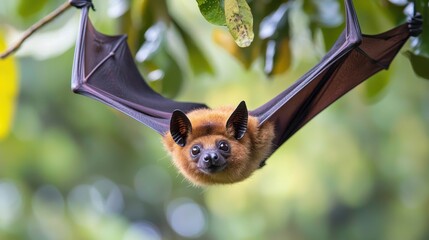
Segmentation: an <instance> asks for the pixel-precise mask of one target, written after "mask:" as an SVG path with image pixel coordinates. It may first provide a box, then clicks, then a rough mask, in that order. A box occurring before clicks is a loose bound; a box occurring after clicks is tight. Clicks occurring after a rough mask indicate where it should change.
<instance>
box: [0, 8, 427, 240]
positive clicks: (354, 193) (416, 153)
mask: <svg viewBox="0 0 429 240" xmlns="http://www.w3.org/2000/svg"><path fill="white" fill-rule="evenodd" d="M3 1H4V2H2V8H1V9H0V19H1V25H0V26H1V27H0V28H1V31H2V32H4V33H5V35H4V36H5V39H6V40H8V39H10V38H13V36H14V31H13V30H11V28H13V29H24V28H26V27H27V26H29V25H30V24H31V23H33V22H34V21H36V20H38V19H40V18H41V17H42V16H44V15H46V13H48V12H49V11H50V10H52V9H54V8H55V7H56V6H58V5H59V4H61V3H62V1H61V0H46V1H31V0H19V1H17V0H3ZM319 2H321V1H312V0H306V1H293V2H292V1H255V0H254V1H249V2H248V4H249V6H250V8H251V9H252V15H253V20H254V31H255V39H254V41H253V43H252V45H251V46H250V47H248V48H238V47H237V46H236V45H235V43H234V40H233V39H232V38H231V37H230V36H229V33H228V31H227V30H226V28H225V27H219V26H213V25H212V24H210V23H208V22H207V21H206V20H205V19H204V18H203V17H202V16H201V13H200V11H199V8H198V4H197V2H194V1H188V0H181V1H179V0H171V1H166V2H164V1H145V0H133V1H101V0H99V1H94V3H95V6H96V9H97V11H96V12H93V13H91V19H92V20H93V22H94V24H95V25H96V27H97V28H98V29H102V30H103V32H107V33H110V34H118V33H123V32H126V33H127V34H128V35H129V43H130V46H131V48H132V50H133V52H134V53H136V55H137V56H140V57H141V56H143V57H142V58H141V59H140V61H142V60H144V61H143V62H141V63H139V67H140V68H141V71H142V73H143V74H144V76H146V78H147V79H149V80H151V84H152V86H153V87H154V88H156V89H157V90H158V91H160V92H163V94H166V95H169V96H175V97H176V98H178V99H186V100H191V101H198V102H207V103H208V104H209V105H210V106H218V105H225V104H232V105H235V103H238V102H239V101H240V100H246V102H247V103H248V106H249V108H251V109H252V108H255V107H256V106H259V105H260V104H262V103H263V102H264V101H266V100H268V99H270V98H272V97H273V96H274V95H276V94H277V93H278V92H280V91H281V90H282V89H285V88H286V87H287V86H289V85H290V84H291V83H292V82H293V81H294V80H296V79H297V78H299V77H300V76H301V75H302V74H303V73H304V72H305V71H307V70H308V69H309V68H310V67H311V66H313V65H314V64H315V63H316V62H317V61H318V60H320V57H321V56H322V55H323V53H324V51H325V50H326V49H327V48H328V47H329V46H330V44H331V43H332V41H333V39H335V38H336V37H337V36H338V29H341V25H340V24H342V19H343V18H342V17H341V16H342V7H341V3H340V2H341V1H329V2H331V3H328V1H327V2H324V4H328V5H323V4H319ZM354 2H355V5H356V9H357V12H358V15H359V19H360V20H361V23H362V30H363V32H365V33H376V32H381V31H384V30H386V29H389V28H391V27H393V26H394V25H396V24H398V23H399V22H401V21H403V20H404V15H403V12H402V11H403V8H404V6H400V7H398V6H395V5H393V4H390V3H388V2H386V1H354ZM381 2H383V3H384V5H381V4H379V3H381ZM3 4H4V5H3ZM329 4H333V5H329ZM33 5H37V6H36V7H34V8H33ZM23 6H31V7H32V9H34V10H32V11H28V9H25V8H24V9H23ZM324 6H325V7H326V6H330V7H329V8H327V9H326V8H324ZM323 10H330V11H328V12H324V11H323ZM276 12H277V13H278V15H281V16H282V17H281V18H280V19H282V20H280V21H274V20H273V18H272V16H274V15H275V13H276ZM328 15H329V16H330V17H328ZM338 16H340V19H339V20H338V19H337V18H338ZM78 19H79V11H78V10H74V9H73V10H70V11H69V12H68V13H67V14H66V15H64V16H62V17H60V18H58V19H57V20H56V21H55V22H53V23H52V24H50V25H49V26H47V28H45V29H43V31H42V32H40V33H38V34H37V35H35V36H33V37H32V39H29V40H28V42H26V44H25V45H27V46H31V47H30V48H32V49H30V50H32V51H30V50H26V49H25V47H26V46H24V47H23V49H21V50H20V51H19V52H18V53H17V54H18V56H17V57H16V58H14V59H9V61H11V62H13V63H11V62H10V63H8V65H7V66H5V65H1V69H0V74H1V75H0V76H1V78H0V99H2V97H4V96H7V95H4V93H3V91H5V89H6V88H4V87H3V86H4V85H2V84H4V83H7V84H12V85H14V86H15V87H17V86H18V83H17V82H18V79H17V78H18V77H19V86H20V92H19V97H18V103H17V105H16V107H13V106H14V105H13V104H9V105H8V106H9V107H10V106H12V107H13V108H15V112H16V113H15V118H14V121H13V126H12V128H11V129H10V134H9V135H8V136H7V137H5V138H3V139H2V140H1V141H0V213H1V214H0V239H12V240H13V239H115V240H116V239H126V240H130V239H182V238H201V239H363V238H364V239H427V238H429V228H428V225H427V223H428V222H429V215H428V214H427V206H428V204H429V190H428V189H429V188H428V187H427V186H426V184H427V183H428V182H429V148H428V146H429V125H428V122H429V111H428V109H429V108H428V104H429V95H428V94H427V93H428V91H429V85H428V82H427V81H422V80H421V79H420V78H417V77H416V76H415V74H414V73H413V71H412V68H411V66H410V64H409V60H408V59H407V58H406V57H404V56H403V54H399V55H398V57H397V58H396V59H395V61H394V62H393V64H392V66H391V68H390V69H389V71H388V72H384V73H383V74H382V75H377V76H376V77H375V78H373V79H370V80H369V82H368V84H366V85H363V86H360V87H358V88H357V89H356V90H353V91H352V92H351V93H350V94H348V95H347V96H345V97H344V98H343V99H341V100H340V101H338V102H337V103H335V104H334V105H333V106H332V107H330V108H329V109H328V110H326V111H325V112H324V113H322V114H320V115H319V116H317V117H316V118H315V119H314V120H313V121H311V122H310V123H309V124H307V126H305V127H304V128H303V129H302V130H301V131H300V132H299V133H298V134H296V135H295V136H294V137H293V138H292V139H291V140H290V141H289V142H287V143H286V144H285V145H284V146H282V148H281V149H279V150H278V151H277V152H276V153H275V155H274V156H273V157H272V158H270V159H269V160H268V162H267V166H265V167H264V168H263V169H261V170H260V171H258V172H256V173H255V174H254V176H252V177H251V178H250V179H249V180H246V181H244V182H242V183H238V184H235V185H231V186H215V187H209V188H206V189H198V188H193V187H191V186H190V184H189V183H187V182H186V181H185V180H183V178H182V177H181V176H179V175H178V174H177V172H176V170H175V169H174V167H173V166H172V164H171V162H170V160H169V158H168V157H167V156H166V153H165V152H164V151H163V149H162V147H161V145H160V138H159V136H157V135H156V133H153V132H152V131H151V130H150V129H148V128H146V127H144V126H142V125H141V124H139V123H138V122H136V121H134V120H132V119H130V118H128V117H126V116H124V115H123V114H120V113H118V112H116V111H114V110H111V109H110V108H108V107H106V106H104V105H102V104H99V103H97V102H95V101H92V100H90V99H87V98H84V97H80V96H77V95H74V94H72V93H71V91H70V82H69V81H70V74H71V66H72V59H73V48H72V47H71V46H69V45H68V41H62V40H61V41H60V40H59V39H60V37H64V36H65V37H66V38H72V40H73V41H74V39H75V37H76V31H77V24H78ZM263 20H264V21H263ZM264 22H265V23H264ZM268 26H272V27H273V29H274V30H271V31H267V29H268V30H269V27H268ZM149 29H151V30H150V31H149ZM276 29H284V30H282V31H277V30H276ZM58 30H62V32H61V33H62V34H56V35H55V37H50V38H47V39H48V40H45V39H44V38H41V36H51V35H48V34H49V33H51V32H55V33H57V31H58ZM263 30H264V31H263ZM151 31H152V33H153V32H155V33H156V34H154V35H152V36H155V37H154V38H150V37H151V35H150V32H151ZM148 32H149V33H148ZM146 33H147V34H146ZM261 33H263V34H262V35H261ZM63 35H64V36H63ZM427 35H428V33H427V31H426V33H425V34H424V35H423V36H427ZM39 37H40V38H39ZM148 38H149V39H151V41H152V42H151V43H152V46H153V47H152V48H149V50H150V51H148V52H146V53H149V54H142V53H141V52H140V55H139V54H138V52H139V49H140V50H141V49H142V48H143V46H151V45H150V44H149V42H148V41H147V40H148ZM46 41H47V42H48V44H47V45H46V46H45V45H44V43H45V42H46ZM58 41H59V43H60V44H61V45H64V46H65V47H64V49H65V50H64V51H62V52H59V50H58V49H56V50H57V51H53V50H55V49H52V48H53V47H52V46H53V45H54V44H58ZM231 43H233V44H232V45H231ZM145 44H147V45H145ZM270 44H271V45H270ZM268 46H271V47H272V46H275V49H277V50H276V51H273V52H272V54H271V55H269V54H267V50H266V49H268ZM35 48H37V49H35ZM407 48H408V49H410V48H412V49H411V50H413V51H414V49H415V48H414V45H412V44H411V45H409V46H407V47H406V48H405V49H404V50H406V49H407ZM143 49H144V48H143ZM35 50H41V51H43V52H44V55H43V56H41V55H39V54H38V52H37V51H35ZM421 52H424V51H421ZM143 53H145V52H143ZM267 57H268V60H269V57H271V58H274V59H275V60H274V61H272V62H274V64H273V65H272V66H271V67H267V62H269V61H268V60H267ZM137 60H139V58H138V57H137ZM280 63H281V64H280ZM0 64H4V62H0ZM13 65H18V66H19V68H17V69H16V70H13V68H14V67H12V66H13ZM284 66H287V67H284ZM157 70H160V71H161V72H162V73H163V74H161V75H159V74H158V75H157V74H155V73H159V72H156V71H157ZM6 71H8V72H14V73H15V77H6V74H5V73H6ZM154 71H155V72H154ZM423 71H424V70H423ZM151 74H152V75H151ZM266 74H268V75H270V77H266ZM159 76H163V77H159ZM151 77H152V78H151ZM8 78H10V79H9V80H7V79H8ZM268 79H271V81H269V80H268ZM6 80H7V82H6ZM14 80H16V81H17V82H16V84H14V83H13V81H14ZM8 92H9V93H11V92H13V91H8ZM12 96H13V94H12ZM368 96H370V97H368ZM368 102H371V103H372V104H368ZM0 104H2V103H1V102H0ZM0 106H1V109H0V111H4V110H5V109H6V108H4V106H3V105H0ZM8 115H9V116H11V115H10V114H8ZM1 124H3V122H1ZM4 126H5V125H1V126H0V128H1V127H4Z"/></svg>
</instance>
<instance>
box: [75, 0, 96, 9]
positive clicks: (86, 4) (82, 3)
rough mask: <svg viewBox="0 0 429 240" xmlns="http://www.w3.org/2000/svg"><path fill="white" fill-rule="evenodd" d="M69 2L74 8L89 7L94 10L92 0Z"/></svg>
mask: <svg viewBox="0 0 429 240" xmlns="http://www.w3.org/2000/svg"><path fill="white" fill-rule="evenodd" d="M69 2H70V4H71V5H72V6H74V7H76V8H84V7H91V9H92V10H94V11H95V8H94V4H93V3H92V0H69Z"/></svg>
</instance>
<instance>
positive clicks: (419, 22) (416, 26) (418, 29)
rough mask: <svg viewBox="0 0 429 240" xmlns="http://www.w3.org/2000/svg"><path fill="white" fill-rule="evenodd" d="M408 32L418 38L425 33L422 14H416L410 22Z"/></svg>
mask: <svg viewBox="0 0 429 240" xmlns="http://www.w3.org/2000/svg"><path fill="white" fill-rule="evenodd" d="M408 31H409V32H410V35H411V36H413V37H417V36H418V35H420V33H422V31H423V17H422V15H421V14H420V13H416V15H414V16H413V17H412V18H411V19H410V20H408Z"/></svg>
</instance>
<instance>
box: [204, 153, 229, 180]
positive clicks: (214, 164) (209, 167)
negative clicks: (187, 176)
mask: <svg viewBox="0 0 429 240" xmlns="http://www.w3.org/2000/svg"><path fill="white" fill-rule="evenodd" d="M226 164H227V161H226V159H225V158H224V157H223V156H222V155H221V154H219V153H217V152H216V151H207V152H205V153H204V154H202V155H201V157H200V159H199V161H198V169H199V170H200V171H202V172H204V173H207V174H210V173H215V172H220V171H222V170H223V169H224V168H225V167H226Z"/></svg>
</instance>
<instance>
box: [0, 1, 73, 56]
mask: <svg viewBox="0 0 429 240" xmlns="http://www.w3.org/2000/svg"><path fill="white" fill-rule="evenodd" d="M69 7H71V4H70V2H69V1H66V2H65V3H63V5H61V6H60V7H58V8H57V9H55V10H54V11H53V12H51V13H50V14H48V15H47V16H45V17H44V18H42V19H40V21H38V22H37V23H35V24H34V25H33V26H31V27H30V28H29V29H27V30H26V31H25V32H24V35H23V36H22V37H21V38H20V39H19V40H18V42H16V43H15V44H14V45H13V46H11V47H9V48H8V49H7V50H6V51H4V52H3V53H1V54H0V59H4V58H6V57H8V56H9V55H10V54H12V53H13V52H15V51H16V50H18V48H19V47H21V45H22V44H23V43H24V41H25V40H26V39H27V38H29V37H30V36H31V35H32V34H33V33H34V32H36V31H37V30H39V29H40V28H41V27H43V26H44V25H46V24H47V23H49V22H51V21H52V20H54V19H55V18H56V17H58V16H59V15H60V14H62V13H63V12H65V11H66V10H67V9H68V8H69Z"/></svg>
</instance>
